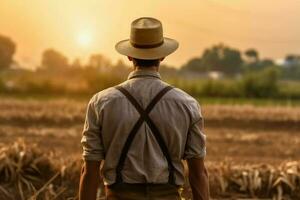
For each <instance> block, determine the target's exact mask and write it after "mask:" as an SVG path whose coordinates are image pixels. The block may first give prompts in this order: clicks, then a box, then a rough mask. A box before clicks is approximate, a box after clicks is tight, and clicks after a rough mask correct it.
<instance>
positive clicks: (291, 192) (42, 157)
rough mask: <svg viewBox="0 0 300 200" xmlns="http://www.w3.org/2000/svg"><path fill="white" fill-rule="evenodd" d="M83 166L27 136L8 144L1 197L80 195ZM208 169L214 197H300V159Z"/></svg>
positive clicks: (1, 162)
mask: <svg viewBox="0 0 300 200" xmlns="http://www.w3.org/2000/svg"><path fill="white" fill-rule="evenodd" d="M66 163H67V164H66ZM80 165H81V161H80V160H73V161H70V160H68V161H67V160H55V159H54V158H53V157H52V156H51V154H49V153H48V154H45V153H44V152H42V151H39V149H38V148H37V147H35V146H30V145H28V144H27V145H26V144H25V143H24V142H22V141H17V142H15V143H13V144H11V145H7V146H3V147H2V148H1V149H0V199H1V200H2V199H3V200H9V199H20V200H38V199H42V200H53V199H69V200H72V199H78V197H77V195H76V194H77V190H78V181H79V180H78V179H79V175H80ZM208 170H209V182H210V190H211V196H212V197H213V198H218V199H221V198H227V199H243V198H248V199H249V198H255V199H258V198H263V199H273V200H283V199H286V200H288V199H300V161H293V162H284V163H282V164H281V165H279V166H272V165H268V164H259V165H235V164H234V163H229V162H226V163H220V164H215V163H208ZM101 190H102V191H103V188H102V189H101V188H100V189H99V191H101ZM182 195H183V198H182V199H186V200H187V199H190V196H191V194H190V189H189V187H188V183H187V184H186V186H185V187H184V191H183V192H182ZM99 199H103V197H102V198H101V197H99Z"/></svg>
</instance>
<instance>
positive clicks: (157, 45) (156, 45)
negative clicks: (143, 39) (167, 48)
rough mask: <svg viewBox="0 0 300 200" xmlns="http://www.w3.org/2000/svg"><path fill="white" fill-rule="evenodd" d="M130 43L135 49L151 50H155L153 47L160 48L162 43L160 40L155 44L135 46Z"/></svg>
mask: <svg viewBox="0 0 300 200" xmlns="http://www.w3.org/2000/svg"><path fill="white" fill-rule="evenodd" d="M130 43H131V45H132V46H134V47H135V48H140V49H151V48H155V47H159V46H161V45H162V44H163V43H164V41H163V40H162V41H161V42H160V43H156V44H136V43H133V42H130Z"/></svg>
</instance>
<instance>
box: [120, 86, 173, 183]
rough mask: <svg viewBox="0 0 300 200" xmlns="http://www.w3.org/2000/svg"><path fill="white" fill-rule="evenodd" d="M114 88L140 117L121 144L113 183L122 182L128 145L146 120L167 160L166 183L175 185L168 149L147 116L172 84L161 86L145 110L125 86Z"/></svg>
mask: <svg viewBox="0 0 300 200" xmlns="http://www.w3.org/2000/svg"><path fill="white" fill-rule="evenodd" d="M115 88H116V89H117V90H119V91H120V92H121V93H122V94H123V95H124V96H125V97H126V98H127V99H128V100H129V101H130V103H131V104H132V105H133V106H134V107H135V108H136V110H137V111H138V112H139V114H140V118H139V119H138V121H137V122H136V123H135V125H134V126H133V128H132V129H131V131H130V133H129V135H128V137H127V140H126V142H125V144H124V146H123V149H122V152H121V156H120V158H119V162H118V164H117V167H116V181H115V183H122V182H123V178H122V170H123V167H124V163H125V159H126V156H127V153H128V151H129V148H130V145H131V144H132V142H133V139H134V137H135V135H136V134H137V132H138V130H139V129H140V127H141V126H142V124H143V122H146V123H147V125H148V126H149V128H150V129H151V131H152V133H153V134H154V137H155V139H156V141H157V143H158V144H159V147H160V148H161V151H162V153H163V154H164V156H165V157H166V160H167V162H168V170H169V180H168V183H169V184H173V185H175V176H174V169H175V168H174V165H173V163H172V159H171V156H170V153H169V150H168V148H167V145H166V143H165V142H164V140H163V137H162V136H161V133H160V131H159V130H158V128H157V127H156V125H155V124H154V122H153V121H152V119H151V118H150V117H149V113H150V112H151V110H152V109H153V108H154V106H155V105H156V104H157V102H158V101H159V100H160V99H161V98H162V97H163V96H164V95H165V94H166V93H167V92H168V91H170V90H171V89H172V88H173V87H172V86H167V87H165V88H163V89H162V90H161V91H160V92H159V93H158V94H157V95H156V96H155V97H154V98H153V99H152V101H151V102H150V103H149V104H148V106H147V107H146V109H145V110H144V109H143V108H142V107H141V106H140V104H139V103H138V102H137V100H136V99H135V98H134V97H133V96H132V95H131V94H130V93H129V92H128V91H127V90H126V89H125V88H123V87H121V86H116V87H115Z"/></svg>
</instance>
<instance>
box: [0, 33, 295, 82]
mask: <svg viewBox="0 0 300 200" xmlns="http://www.w3.org/2000/svg"><path fill="white" fill-rule="evenodd" d="M16 46H17V45H16V43H15V42H14V41H13V40H11V39H10V38H9V37H6V36H1V35H0V70H3V69H8V68H9V67H10V66H11V65H12V64H13V63H14V62H15V61H14V59H13V56H14V54H15V52H16ZM111 65H112V63H111V62H110V60H108V59H107V58H106V57H105V56H103V55H101V54H95V55H91V56H90V59H89V61H88V63H87V64H85V65H82V64H81V62H80V60H79V59H75V60H74V61H73V62H72V63H70V62H69V60H68V58H67V57H66V56H65V55H63V53H61V52H59V51H58V50H55V49H47V50H45V51H44V52H43V54H42V59H41V63H40V65H39V66H38V68H39V69H47V70H54V71H55V70H64V69H65V68H68V67H84V66H90V67H96V68H101V70H105V68H109V67H110V66H111ZM269 67H273V68H276V69H277V70H278V71H280V75H281V76H280V77H281V78H283V79H293V80H300V55H294V54H289V55H287V56H286V57H285V58H284V62H283V63H281V64H278V63H276V62H275V61H273V60H272V59H265V58H264V59H262V58H260V55H259V53H258V51H257V50H255V49H253V48H250V49H248V50H246V51H245V52H241V51H240V50H238V49H235V48H232V47H229V46H226V45H224V44H218V45H214V46H212V47H210V48H207V49H205V50H204V51H203V53H202V55H200V56H198V57H195V58H192V59H190V60H188V61H187V62H186V63H185V64H184V65H183V66H181V67H179V68H178V70H179V71H182V72H192V73H196V74H197V73H199V74H207V73H209V72H219V73H222V74H224V75H225V76H229V77H233V76H236V75H239V74H243V73H248V72H255V71H261V70H264V69H265V68H269ZM164 71H166V72H174V70H164Z"/></svg>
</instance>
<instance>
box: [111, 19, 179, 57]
mask: <svg viewBox="0 0 300 200" xmlns="http://www.w3.org/2000/svg"><path fill="white" fill-rule="evenodd" d="M115 48H116V50H117V51H118V52H119V53H120V54H123V55H126V56H130V57H132V58H138V59H145V60H154V59H159V58H163V57H166V56H167V55H169V54H171V53H173V52H174V51H175V50H176V49H177V48H178V42H177V41H176V40H173V39H170V38H166V37H164V36H163V29H162V24H161V22H160V21H159V20H157V19H154V18H151V17H142V18H139V19H136V20H134V21H133V22H132V23H131V33H130V39H127V40H122V41H120V42H118V43H117V44H116V46H115Z"/></svg>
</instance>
